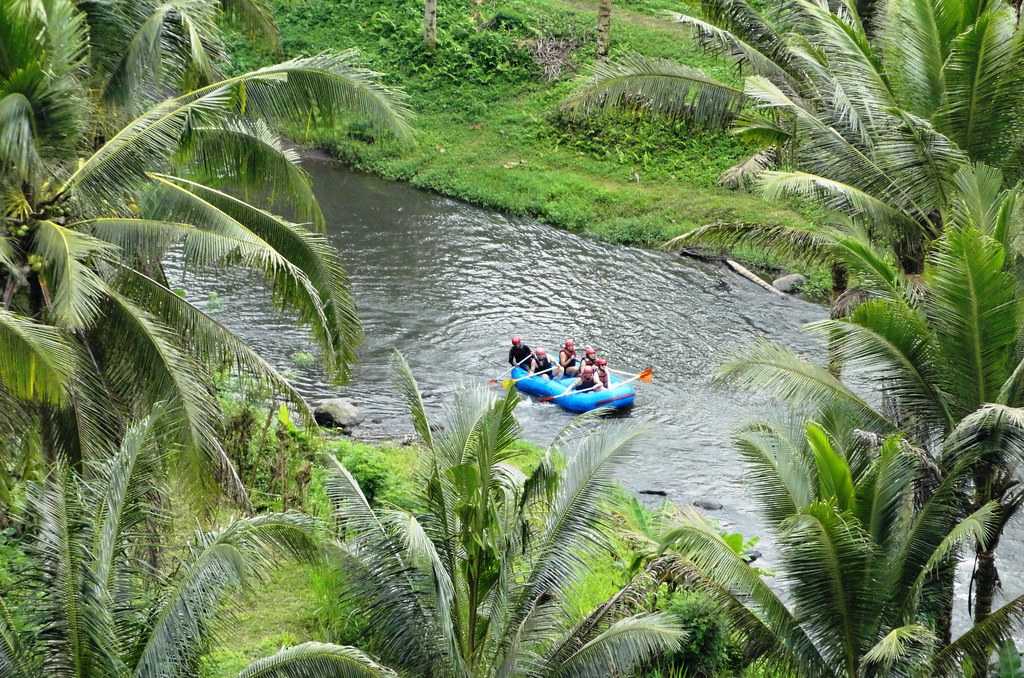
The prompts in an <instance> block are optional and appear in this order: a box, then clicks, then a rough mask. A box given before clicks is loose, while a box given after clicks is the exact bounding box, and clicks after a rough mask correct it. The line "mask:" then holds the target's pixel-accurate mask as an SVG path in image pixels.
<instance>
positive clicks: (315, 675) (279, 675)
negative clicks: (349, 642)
mask: <svg viewBox="0 0 1024 678" xmlns="http://www.w3.org/2000/svg"><path fill="white" fill-rule="evenodd" d="M394 676H397V674H396V673H395V672H394V671H392V670H391V669H389V668H387V667H386V666H381V665H380V664H378V663H377V662H376V661H374V660H373V659H371V658H370V657H369V656H367V655H366V654H364V653H362V652H360V651H359V650H357V649H355V648H352V647H343V646H341V645H330V644H327V643H313V642H309V643H302V644H300V645H295V646H293V647H288V648H284V649H282V650H279V651H278V652H277V653H276V654H273V655H271V656H269V657H264V658H262V659H257V660H256V661H255V662H253V663H252V664H250V665H249V666H247V667H245V668H244V669H243V670H242V671H241V672H240V673H239V674H238V678H392V677H394Z"/></svg>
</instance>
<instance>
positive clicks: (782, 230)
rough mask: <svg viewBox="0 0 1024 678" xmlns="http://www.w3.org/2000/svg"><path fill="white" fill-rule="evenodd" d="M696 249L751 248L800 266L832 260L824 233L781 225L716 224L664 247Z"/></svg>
mask: <svg viewBox="0 0 1024 678" xmlns="http://www.w3.org/2000/svg"><path fill="white" fill-rule="evenodd" d="M691 245H696V246H700V247H713V248H718V249H724V250H734V249H735V248H737V247H748V246H749V247H755V248H757V249H759V250H762V251H765V252H769V253H771V254H772V255H773V256H777V257H780V258H782V259H787V260H789V261H793V262H796V263H800V264H808V265H811V264H821V263H822V262H825V261H829V260H830V258H831V257H832V249H833V243H832V239H831V237H830V236H829V234H828V233H827V232H819V231H812V230H805V229H802V228H794V227H790V226H783V225H781V224H749V223H742V222H741V223H736V222H716V223H713V224H707V225H706V226H701V227H700V228H695V229H694V230H692V231H688V232H687V233H683V234H682V235H680V236H676V237H675V238H673V239H672V240H669V241H668V242H667V243H665V247H667V248H672V249H677V248H682V247H688V246H691Z"/></svg>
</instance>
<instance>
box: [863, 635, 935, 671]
mask: <svg viewBox="0 0 1024 678" xmlns="http://www.w3.org/2000/svg"><path fill="white" fill-rule="evenodd" d="M937 642H938V639H937V638H936V637H935V634H934V633H933V632H932V631H931V629H929V628H928V627H926V626H921V625H920V624H907V625H906V626H899V627H896V628H894V629H893V630H892V631H889V633H887V634H885V636H884V637H883V638H882V639H881V640H879V641H878V642H877V643H875V644H874V646H873V647H872V648H871V649H869V650H868V651H867V652H865V653H864V656H863V657H862V658H861V659H862V661H863V664H864V666H865V667H868V666H870V667H878V669H880V670H881V671H884V672H890V671H893V669H900V670H901V671H905V672H907V673H913V672H914V671H915V670H920V669H922V668H924V666H926V664H927V662H928V659H929V658H930V657H931V655H932V653H933V651H934V648H935V645H936V644H937Z"/></svg>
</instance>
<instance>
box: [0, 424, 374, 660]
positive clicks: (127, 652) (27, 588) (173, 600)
mask: <svg viewBox="0 0 1024 678" xmlns="http://www.w3.org/2000/svg"><path fill="white" fill-rule="evenodd" d="M165 416H166V411H165V410H162V409H159V408H158V410H157V412H156V413H155V414H154V416H153V417H150V418H148V419H145V420H143V421H142V422H140V423H139V424H137V425H135V426H133V427H131V428H129V429H128V431H127V432H126V433H125V435H124V437H123V442H122V445H121V448H120V449H119V450H117V451H116V452H115V453H114V454H113V455H112V456H110V457H108V458H107V459H104V460H102V461H97V462H88V463H86V464H85V465H84V468H83V473H82V474H81V475H79V474H78V473H76V472H75V471H74V470H72V469H70V468H69V467H68V466H67V465H65V464H63V463H61V462H58V463H56V464H54V465H53V466H52V467H51V470H50V474H49V475H48V477H47V478H46V479H45V480H44V481H42V482H40V483H39V484H37V485H36V486H35V487H33V488H32V491H31V492H30V494H29V496H28V498H27V501H26V509H25V510H26V513H25V515H24V516H23V524H24V525H25V527H26V529H27V532H26V536H25V539H24V548H25V551H26V553H27V555H28V556H29V568H28V570H27V571H25V572H23V573H21V578H20V580H19V587H18V588H17V589H15V590H13V591H7V592H4V595H3V597H2V598H0V674H2V675H4V676H8V677H10V678H42V677H43V676H48V677H56V678H63V677H66V676H78V677H80V678H128V677H129V676H135V677H138V678H157V677H160V678H190V677H191V676H195V675H197V672H198V662H199V659H200V657H201V655H202V653H203V652H205V651H206V650H207V649H208V648H209V647H210V645H211V643H212V642H213V641H214V640H215V639H216V638H218V637H220V636H221V634H222V633H223V632H224V631H226V630H228V629H227V627H226V626H225V624H224V622H225V621H226V620H227V618H226V617H225V614H228V613H229V612H230V610H231V609H233V604H234V603H235V602H236V601H235V600H234V597H235V595H236V594H237V593H238V592H240V591H241V590H243V589H244V588H245V587H248V586H250V585H251V584H252V583H253V582H255V581H259V578H260V576H261V575H262V574H263V573H265V572H266V571H267V569H268V568H269V567H270V566H271V565H272V564H273V563H274V562H275V561H277V560H279V559H280V558H282V557H286V556H287V557H295V558H304V559H308V558H313V557H319V555H320V553H321V551H320V546H319V544H318V542H317V540H316V539H315V531H314V528H315V525H314V523H313V521H312V519H310V518H307V517H305V516H302V515H299V514H264V515H261V516H257V517H253V518H243V519H236V520H233V521H231V522H230V523H228V524H227V525H226V526H224V527H222V528H220V529H217V530H213V531H205V530H198V531H197V532H196V533H195V534H194V535H193V537H192V539H191V541H189V543H188V545H187V548H185V549H183V550H182V551H181V553H180V557H178V558H176V559H175V560H173V561H172V562H170V563H169V564H168V566H167V567H165V568H161V569H159V570H154V569H153V567H152V565H151V563H150V562H148V559H147V556H146V554H147V553H148V552H149V551H150V549H151V548H152V547H153V540H154V532H153V530H154V527H153V526H154V525H155V526H156V527H155V529H156V530H157V532H156V538H160V537H166V536H167V532H168V531H167V530H165V529H163V528H166V527H167V520H166V519H167V517H166V516H162V515H159V514H158V513H157V512H156V510H155V507H156V506H157V505H158V504H157V503H156V502H154V501H153V499H154V497H156V496H159V495H160V494H161V492H162V490H161V486H162V484H161V482H160V478H161V476H162V469H163V467H164V463H165V460H164V458H163V456H162V452H161V444H162V443H163V442H164V441H165V434H166V431H164V430H162V429H163V426H164V425H165V424H166V420H165V419H164V417H165ZM164 505H166V502H164ZM315 662H319V664H318V665H319V666H320V667H321V672H322V673H321V675H341V676H350V675H351V676H377V675H390V673H389V672H387V671H385V670H384V669H381V668H380V667H379V666H377V665H376V664H375V663H374V662H373V661H372V660H370V659H369V658H367V657H366V656H365V655H363V654H361V653H359V652H357V651H355V650H350V649H348V650H346V649H343V648H333V647H329V646H323V645H319V644H313V643H310V644H305V645H301V646H298V647H295V648H291V649H290V650H288V651H284V652H282V653H279V654H278V655H276V656H274V657H270V658H267V659H264V660H261V661H260V662H256V663H255V664H254V665H253V666H252V667H250V668H249V669H246V671H243V672H242V674H241V676H255V675H276V676H282V677H284V676H310V675H316V674H312V673H310V672H308V671H307V672H302V671H301V670H300V669H299V668H296V667H302V668H305V667H309V666H310V665H317V664H316V663H315ZM328 666H332V667H334V668H335V672H334V673H331V674H328V673H327V671H326V668H325V667H328ZM346 670H347V671H348V672H347V673H346Z"/></svg>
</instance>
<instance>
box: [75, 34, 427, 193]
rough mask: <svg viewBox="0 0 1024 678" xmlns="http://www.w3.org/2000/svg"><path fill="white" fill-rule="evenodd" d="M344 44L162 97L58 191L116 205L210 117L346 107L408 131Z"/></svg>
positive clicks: (404, 114) (326, 118) (322, 115)
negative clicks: (335, 49)
mask: <svg viewBox="0 0 1024 678" xmlns="http://www.w3.org/2000/svg"><path fill="white" fill-rule="evenodd" d="M357 56H358V55H357V53H356V52H354V51H351V50H349V51H345V52H340V53H337V54H330V53H325V54H321V55H318V56H314V57H304V58H300V59H292V60H291V61H286V62H284V63H281V64H277V65H274V66H268V67H266V68H261V69H259V70H256V71H252V72H250V73H245V74H242V75H239V76H235V77H233V78H228V79H226V80H222V81H220V82H216V83H213V84H211V85H207V86H205V87H202V88H200V89H197V90H194V91H191V92H187V93H185V94H182V95H180V96H178V97H175V98H172V99H167V100H165V101H162V102H160V103H158V104H156V105H155V106H153V107H152V108H150V109H149V110H147V111H146V112H144V113H142V114H141V115H140V116H139V117H137V118H135V119H134V120H132V121H131V122H130V123H128V124H127V125H125V127H124V128H122V129H121V130H120V131H119V132H118V133H117V134H115V135H114V136H113V137H111V138H110V139H109V140H108V141H107V142H106V143H105V144H104V145H103V146H101V147H100V148H99V149H98V150H97V151H96V152H95V153H93V154H92V156H90V157H89V158H87V159H86V160H85V161H84V162H82V163H81V164H80V165H79V167H78V168H77V169H76V170H75V171H74V172H73V173H72V174H71V176H70V177H68V179H67V180H66V181H65V183H64V185H63V186H62V188H61V192H67V191H74V192H76V193H78V194H81V195H82V196H83V197H85V198H86V199H87V202H89V203H93V204H102V203H103V201H107V202H108V203H110V204H119V203H120V202H121V201H122V200H123V199H124V198H125V197H126V195H128V194H129V193H130V192H131V191H132V190H133V189H135V188H137V187H138V186H139V185H141V184H142V183H144V182H145V181H146V173H147V172H150V171H154V170H157V169H160V168H162V167H164V166H166V164H167V162H168V160H169V159H170V158H171V156H172V155H173V154H174V153H175V151H176V150H177V149H178V147H179V145H180V142H181V140H182V139H183V138H185V136H186V135H185V132H186V131H187V130H188V129H189V128H190V127H202V126H204V125H212V124H217V123H219V122H221V121H223V120H225V119H228V118H231V117H237V116H238V115H242V116H249V117H262V118H264V119H266V120H268V121H269V122H274V123H277V122H294V121H297V120H307V119H309V117H310V116H311V115H314V116H315V117H316V120H317V121H322V122H324V123H327V122H333V121H334V120H336V119H337V118H338V117H339V116H340V115H341V114H344V113H354V114H356V115H358V116H360V117H361V118H363V119H365V120H366V121H367V122H369V123H370V124H372V125H373V126H374V127H375V128H377V129H380V130H381V131H384V132H389V133H393V134H395V135H396V136H398V137H399V138H401V139H407V138H409V137H410V136H411V131H410V127H409V122H408V118H409V117H410V116H409V110H408V108H407V106H406V104H405V99H404V96H403V95H402V94H401V93H399V92H397V91H395V90H392V89H390V88H388V87H385V86H384V85H382V84H381V83H380V81H379V77H378V75H377V74H376V73H374V72H372V71H368V70H366V69H363V68H360V67H359V66H358V65H357V64H356V61H357Z"/></svg>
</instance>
